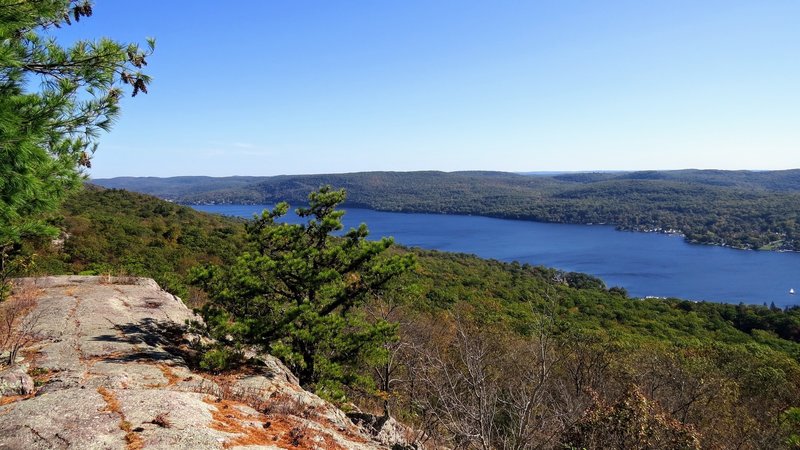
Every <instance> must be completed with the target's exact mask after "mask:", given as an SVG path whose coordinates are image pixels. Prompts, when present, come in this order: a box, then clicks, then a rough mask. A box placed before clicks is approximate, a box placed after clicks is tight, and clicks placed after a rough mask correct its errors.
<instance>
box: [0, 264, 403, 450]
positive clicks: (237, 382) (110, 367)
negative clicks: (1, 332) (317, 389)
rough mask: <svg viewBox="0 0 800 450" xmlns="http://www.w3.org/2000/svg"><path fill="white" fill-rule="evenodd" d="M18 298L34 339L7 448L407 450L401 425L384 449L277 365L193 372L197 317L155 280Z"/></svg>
mask: <svg viewBox="0 0 800 450" xmlns="http://www.w3.org/2000/svg"><path fill="white" fill-rule="evenodd" d="M14 296H27V298H29V299H30V300H31V301H29V304H28V307H27V311H25V313H26V317H27V319H26V320H27V321H28V322H27V325H28V326H30V328H31V330H32V332H31V333H30V334H31V335H32V336H31V337H32V339H31V341H30V342H28V343H26V345H25V346H24V348H23V349H22V350H21V351H20V353H19V355H18V357H17V358H16V361H15V364H13V365H11V366H10V367H5V368H2V369H0V449H45V448H46V449H51V448H52V449H57V448H75V449H78V448H79V449H117V448H120V449H122V448H124V449H140V448H146V449H161V448H164V449H167V448H169V449H175V448H185V449H221V448H231V449H238V448H248V449H256V448H260V449H277V448H311V449H314V448H316V449H376V448H389V447H390V446H391V445H397V446H400V447H401V448H403V446H401V445H400V444H397V442H398V440H399V441H402V437H401V436H400V434H402V430H401V429H400V428H399V427H398V428H397V430H394V432H387V430H381V431H382V433H381V436H383V437H384V438H385V437H386V436H387V435H389V436H390V438H388V439H386V438H385V439H383V442H380V441H379V440H378V438H376V437H374V436H373V435H371V434H369V433H367V432H365V430H364V429H362V428H359V427H357V426H355V425H354V424H353V423H352V422H351V421H350V420H349V419H348V418H347V416H346V415H345V414H344V413H343V412H342V411H340V410H338V409H337V408H335V407H334V406H333V405H331V404H329V403H327V402H325V401H323V400H322V399H320V398H319V397H317V396H315V395H314V394H311V393H308V392H306V391H304V390H303V389H302V388H301V387H300V386H299V385H298V384H297V379H296V378H295V377H294V376H293V375H292V374H291V373H290V372H289V371H288V370H287V369H286V368H285V367H284V366H283V365H282V364H281V363H280V361H278V360H276V359H274V358H271V357H269V356H266V357H264V358H262V359H263V361H264V365H263V367H261V368H259V369H258V370H254V371H252V373H249V374H239V375H235V376H234V375H226V376H214V375H210V374H205V373H198V372H193V371H192V370H190V369H189V366H188V365H187V353H186V350H187V344H188V342H189V340H190V339H191V336H189V335H186V333H185V329H184V327H183V325H184V324H185V322H186V320H187V319H196V317H194V316H193V314H192V312H191V311H190V310H189V309H188V308H187V307H186V306H184V304H183V302H182V301H181V300H180V299H178V298H177V297H174V296H173V295H171V294H169V293H167V292H165V291H163V290H161V289H160V288H159V286H158V285H157V284H156V283H155V282H154V281H153V280H150V279H143V278H124V277H117V278H114V277H83V276H63V277H45V278H28V279H20V280H17V282H16V283H15V294H14V295H13V296H12V298H11V299H9V301H15V300H16V299H15V297H14ZM31 322H33V323H31ZM18 325H19V324H18ZM395 448H397V447H395Z"/></svg>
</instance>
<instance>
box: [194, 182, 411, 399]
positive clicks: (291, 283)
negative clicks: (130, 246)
mask: <svg viewBox="0 0 800 450" xmlns="http://www.w3.org/2000/svg"><path fill="white" fill-rule="evenodd" d="M308 199H309V206H308V207H307V208H299V209H298V210H297V214H298V216H300V217H301V218H304V219H307V222H306V223H304V224H288V223H277V222H276V220H278V219H279V218H281V217H282V216H284V215H285V214H286V213H287V211H288V208H289V206H288V205H287V204H286V203H280V204H278V205H277V206H276V207H275V208H274V209H273V210H272V211H269V210H266V211H264V212H263V214H262V215H261V217H259V218H257V219H255V220H254V221H252V222H251V223H250V224H249V225H248V236H249V240H250V246H251V247H250V250H249V251H248V252H246V253H244V254H243V255H242V256H241V257H239V258H238V259H237V261H236V263H235V264H233V265H232V266H231V267H218V266H210V267H204V268H201V269H198V270H195V272H194V280H195V282H196V283H197V284H199V285H200V286H202V287H203V289H204V290H205V291H206V292H207V293H208V294H209V297H210V299H211V302H210V303H209V304H208V305H207V306H206V307H205V308H204V310H203V315H204V318H205V319H206V323H208V324H209V327H210V329H211V331H212V334H213V335H214V337H216V338H218V339H222V340H226V339H227V340H228V341H230V343H231V344H233V345H237V344H238V345H259V346H261V347H262V348H263V349H265V350H268V351H269V352H270V353H272V354H273V355H275V356H278V357H279V358H281V359H282V360H283V361H284V363H286V364H287V366H289V368H290V369H292V371H293V372H294V373H295V374H296V375H297V376H298V378H299V379H300V382H301V384H302V385H303V386H305V387H312V388H315V389H316V390H317V392H318V393H320V394H323V395H325V396H327V397H328V398H341V394H342V392H341V390H340V387H341V386H342V385H343V384H352V383H355V382H358V381H359V380H358V379H357V378H358V375H357V372H358V371H357V370H355V366H356V364H357V363H359V362H362V361H364V360H365V359H367V358H369V359H371V360H373V361H374V360H375V359H376V354H377V353H380V352H382V351H384V347H383V344H384V343H386V342H387V341H388V340H391V339H393V338H394V336H395V327H394V326H392V325H391V324H388V323H387V322H385V321H378V322H372V323H370V322H368V321H367V320H366V319H365V317H364V315H363V313H362V311H361V310H360V309H359V308H358V307H359V306H361V305H363V304H364V303H365V302H366V301H368V300H369V299H371V298H373V297H374V296H376V295H380V294H381V292H382V291H383V290H384V289H385V288H386V286H387V283H388V282H389V281H390V280H392V279H393V278H395V277H396V276H398V275H400V274H401V273H403V272H405V271H407V270H408V269H409V268H410V267H411V266H412V265H413V264H414V262H413V258H412V257H411V256H410V255H393V256H390V255H386V254H385V252H386V250H387V249H388V248H389V247H390V246H391V245H392V240H391V239H386V238H384V239H382V240H380V241H368V240H366V237H367V235H368V231H367V227H366V226H365V225H364V224H361V226H359V227H358V228H354V229H351V230H350V231H348V232H347V233H345V234H344V235H343V236H341V237H337V236H335V235H334V233H336V232H337V231H339V230H341V229H342V228H343V225H342V222H341V219H342V216H343V214H344V211H341V210H337V209H336V207H337V205H339V204H340V203H342V202H343V201H344V199H345V193H344V191H343V190H340V191H336V190H332V189H331V188H330V187H323V188H321V189H320V190H319V191H318V192H313V193H311V194H310V195H309V197H308ZM231 338H232V339H231ZM211 355H213V356H212V357H216V356H219V353H211ZM222 362H224V359H223V361H222ZM209 365H210V366H213V365H214V364H213V362H210V364H209Z"/></svg>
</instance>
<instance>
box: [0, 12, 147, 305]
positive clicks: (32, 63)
mask: <svg viewBox="0 0 800 450" xmlns="http://www.w3.org/2000/svg"><path fill="white" fill-rule="evenodd" d="M91 15H92V5H91V3H90V2H88V1H83V0H81V1H76V0H38V1H27V0H0V299H2V296H3V294H4V293H5V291H6V290H7V286H6V279H7V277H9V276H11V275H12V273H13V272H14V269H15V268H16V267H17V266H18V265H19V259H18V257H19V251H20V245H21V243H22V241H23V239H25V238H29V237H35V236H47V235H53V234H54V233H55V232H56V230H55V229H54V228H53V227H51V226H49V225H48V224H47V222H46V214H47V213H49V212H52V211H54V210H55V209H56V208H58V206H59V205H60V203H61V201H62V200H63V198H64V197H65V196H66V195H67V194H69V193H70V192H73V191H74V190H75V189H77V188H78V187H79V186H80V184H81V183H80V181H81V180H82V178H83V170H84V168H86V167H90V166H91V162H90V159H91V155H92V153H93V152H94V150H95V149H96V145H97V141H96V140H97V137H98V134H99V132H100V131H107V130H109V129H110V127H111V125H112V124H113V122H114V120H115V119H116V118H117V116H118V114H119V101H120V98H121V97H122V96H123V92H122V89H121V87H122V85H125V84H127V85H129V86H130V88H131V89H132V95H133V96H135V95H136V94H138V93H139V92H145V93H146V92H147V84H148V82H149V81H150V79H149V77H148V76H147V75H145V74H144V73H142V72H141V69H142V68H143V67H144V66H146V65H147V61H146V58H147V57H148V56H149V55H150V54H151V53H152V50H153V47H154V42H153V40H152V39H150V40H148V43H147V47H146V48H145V49H140V48H139V46H138V45H136V44H124V43H120V42H116V41H113V40H111V39H107V38H102V39H99V40H79V41H77V42H75V43H73V44H72V45H71V46H69V47H64V46H62V45H60V44H59V43H58V41H57V40H56V38H54V37H52V36H49V32H50V31H52V29H53V28H60V27H62V26H69V25H72V24H73V22H79V21H80V20H82V19H83V18H86V17H90V16H91Z"/></svg>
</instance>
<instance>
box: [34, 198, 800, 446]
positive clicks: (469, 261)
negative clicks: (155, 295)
mask: <svg viewBox="0 0 800 450" xmlns="http://www.w3.org/2000/svg"><path fill="white" fill-rule="evenodd" d="M60 222H61V223H62V224H63V225H64V226H65V229H66V233H67V234H66V240H65V243H64V246H63V250H58V249H57V248H53V247H52V246H51V244H50V243H49V242H44V241H42V242H39V244H38V245H37V246H36V248H35V250H36V251H37V252H38V253H39V257H38V265H37V266H35V267H34V268H32V269H31V271H32V273H33V274H35V273H36V272H37V271H38V272H47V273H58V272H62V273H71V272H84V271H90V272H92V273H101V274H102V273H110V274H114V275H121V274H130V275H141V276H151V277H154V278H156V279H157V280H159V282H160V283H163V284H164V286H165V287H166V288H167V289H169V290H171V291H173V292H176V293H178V294H180V295H182V296H187V295H188V296H189V297H188V298H187V301H190V302H191V303H193V304H194V305H196V306H198V305H200V304H202V303H203V302H205V295H204V293H203V292H200V291H197V290H196V288H191V292H190V288H189V287H188V283H187V277H186V273H187V270H188V268H189V267H190V266H193V265H195V264H196V263H201V262H216V263H222V264H230V262H231V261H233V259H234V258H235V257H236V256H237V255H238V254H239V253H240V252H241V251H243V249H244V243H243V242H244V241H243V236H244V223H243V222H242V221H239V220H235V219H230V218H223V217H216V216H212V215H208V214H203V213H199V212H196V211H194V210H192V209H190V208H188V207H184V206H179V205H175V204H172V203H168V202H164V201H161V200H158V199H155V198H153V197H149V196H144V195H139V194H133V193H128V192H125V191H119V190H101V189H89V190H86V191H84V192H83V193H81V194H80V195H78V196H76V197H74V198H72V199H71V200H70V201H69V202H68V203H67V204H66V205H65V207H64V209H63V211H62V218H61V219H60ZM393 252H399V253H407V252H411V253H412V254H413V255H415V258H416V260H417V264H416V267H415V269H414V270H413V271H411V272H410V273H408V274H406V275H404V276H403V277H401V278H400V279H398V280H396V281H395V282H394V284H393V287H392V289H390V290H389V294H388V295H386V296H382V297H380V298H378V299H377V300H375V301H373V302H371V303H370V304H368V305H366V306H365V307H363V308H364V309H363V314H365V317H380V318H385V319H387V320H389V321H390V322H392V323H396V324H397V326H398V327H399V328H398V335H397V339H398V340H396V341H393V342H391V343H390V344H388V347H387V349H386V351H387V355H388V359H387V358H381V359H377V360H369V359H368V360H364V361H361V362H360V363H359V364H360V365H361V369H360V370H361V371H362V373H363V375H364V376H365V377H366V379H371V380H372V381H371V382H365V383H360V384H357V385H353V386H350V391H349V392H348V399H349V400H351V401H355V402H357V403H358V404H359V405H360V406H361V407H362V408H365V409H367V410H380V409H381V408H386V410H388V411H391V413H392V414H393V415H394V416H396V417H399V418H402V419H403V420H405V421H406V422H409V423H414V424H417V425H418V426H419V427H422V428H424V429H425V431H426V433H428V434H427V436H428V437H429V439H431V440H434V441H437V442H440V443H445V444H449V445H456V444H458V442H459V440H460V439H463V438H464V437H463V436H462V434H463V433H473V434H474V435H475V436H481V438H486V439H487V440H488V442H492V443H493V444H492V445H494V446H496V447H500V446H502V445H504V444H503V443H506V444H509V445H510V443H512V442H517V443H520V442H521V443H527V444H526V445H527V447H521V448H534V447H543V448H562V445H573V444H581V445H583V444H582V443H586V442H595V443H597V442H603V440H604V439H611V438H612V437H613V436H618V433H623V434H624V433H629V432H630V433H634V431H633V430H636V429H640V427H643V428H642V429H645V430H646V433H650V434H647V436H648V437H647V439H651V441H650V442H654V443H655V444H663V445H666V444H668V443H672V444H674V443H675V442H677V443H680V445H682V446H676V447H669V448H696V447H697V446H702V447H703V448H733V447H736V448H781V447H783V446H785V445H786V442H787V439H789V438H790V436H791V435H792V433H796V429H795V428H793V427H794V426H796V425H793V422H792V421H791V420H790V416H787V415H785V414H784V411H787V410H789V408H791V407H794V406H797V399H798V398H800V364H798V357H800V344H799V343H798V342H800V310H798V309H792V310H788V311H782V310H780V309H776V308H768V307H757V306H745V305H738V306H735V305H724V304H713V303H694V302H688V301H681V300H677V299H669V300H658V299H648V300H636V299H630V298H628V297H627V296H626V294H625V292H624V290H623V289H619V288H611V289H607V288H606V286H604V285H603V283H602V282H601V281H600V280H597V279H595V278H593V277H590V276H587V275H583V274H576V273H564V272H560V271H556V270H552V269H547V268H541V267H532V266H528V265H519V264H508V263H502V262H498V261H490V260H483V259H479V258H476V257H473V256H469V255H461V254H449V253H441V252H433V251H420V250H410V249H402V248H397V249H394V250H393ZM476 371H477V372H476ZM475 377H478V378H475ZM476 381H479V382H478V384H475V383H476ZM465 398H469V399H472V400H470V401H469V402H463V401H461V400H462V399H465ZM525 405H528V406H525ZM475 417H484V418H485V419H486V421H487V423H488V424H489V426H488V428H482V426H481V424H480V423H476V422H475V421H474V418H475ZM610 423H615V424H616V425H615V427H617V428H610V426H609V424H610ZM626 430H627V431H626ZM604 433H606V434H604ZM609 433H612V434H613V433H617V434H613V436H612V434H609ZM593 439H594V441H592V440H593ZM695 444H696V445H695ZM656 446H657V447H659V448H667V447H662V446H660V445H656Z"/></svg>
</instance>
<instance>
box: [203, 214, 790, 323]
mask: <svg viewBox="0 0 800 450" xmlns="http://www.w3.org/2000/svg"><path fill="white" fill-rule="evenodd" d="M271 207H272V206H271V205H196V206H194V208H196V209H198V210H201V211H207V212H211V213H217V214H224V215H229V216H239V217H247V218H250V217H252V216H253V214H256V213H260V212H261V211H262V210H263V209H264V208H271ZM344 209H345V210H346V211H347V214H345V216H344V223H345V226H346V227H348V228H349V227H355V226H358V225H359V224H360V223H366V224H367V226H368V227H369V230H370V237H371V238H376V239H377V238H380V237H383V236H391V237H394V239H395V242H397V243H398V244H402V245H405V246H410V247H421V248H425V249H435V250H443V251H448V252H463V253H472V254H475V255H478V256H480V257H483V258H493V259H498V260H501V261H519V262H521V263H529V264H532V265H542V266H547V267H555V268H558V269H562V270H566V271H574V272H583V273H588V274H591V275H594V276H597V277H599V278H601V279H603V281H605V283H606V284H607V285H608V286H622V287H624V288H625V289H627V290H628V292H629V293H630V295H632V296H635V297H646V296H657V297H679V298H685V299H691V300H710V301H718V302H729V303H739V302H744V303H754V304H761V303H763V302H767V303H770V302H775V304H776V305H778V306H781V307H783V306H788V305H795V304H798V303H800V298H798V297H800V294H799V295H797V296H795V295H790V294H789V289H790V288H794V289H795V290H798V291H800V253H778V252H763V251H750V250H736V249H731V248H724V247H718V246H706V245H691V244H688V243H686V242H685V241H684V240H683V237H681V236H675V235H665V234H658V233H636V232H626V231H617V230H615V229H614V228H613V227H611V226H602V225H566V224H550V223H539V222H527V221H518V220H504V219H492V218H488V217H478V216H453V215H443V214H406V213H390V212H380V211H373V210H369V209H358V208H344ZM298 220H299V219H298V218H297V217H296V216H292V217H287V218H286V221H288V222H297V221H298Z"/></svg>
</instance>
